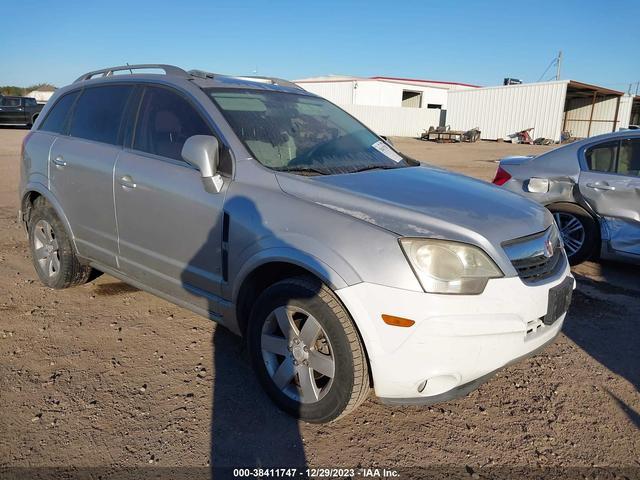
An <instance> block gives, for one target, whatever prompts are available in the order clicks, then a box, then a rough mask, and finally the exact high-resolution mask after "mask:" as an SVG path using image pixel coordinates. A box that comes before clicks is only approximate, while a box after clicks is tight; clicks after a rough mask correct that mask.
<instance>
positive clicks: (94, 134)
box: [69, 85, 133, 145]
mask: <svg viewBox="0 0 640 480" xmlns="http://www.w3.org/2000/svg"><path fill="white" fill-rule="evenodd" d="M132 90H133V87H131V86H129V85H108V86H102V87H93V88H87V89H85V90H84V91H83V92H82V95H81V96H80V98H79V99H78V102H77V104H76V107H75V108H74V113H73V119H72V120H71V128H70V130H69V134H70V135H71V136H72V137H78V138H84V139H87V140H94V141H96V142H103V143H110V144H112V145H116V144H118V143H119V142H118V135H119V132H120V123H121V120H122V118H123V116H124V111H125V107H126V105H127V100H128V99H129V95H130V94H131V92H132Z"/></svg>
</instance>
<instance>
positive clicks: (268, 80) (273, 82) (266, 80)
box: [233, 76, 304, 90]
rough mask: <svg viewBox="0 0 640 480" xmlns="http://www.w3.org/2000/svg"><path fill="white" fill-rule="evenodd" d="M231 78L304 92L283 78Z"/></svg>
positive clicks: (298, 86)
mask: <svg viewBox="0 0 640 480" xmlns="http://www.w3.org/2000/svg"><path fill="white" fill-rule="evenodd" d="M233 78H237V79H239V80H248V81H250V82H259V83H270V84H271V85H278V86H280V87H289V88H297V89H298V90H304V88H302V87H301V86H300V85H298V84H295V83H293V82H291V81H289V80H285V79H284V78H276V77H256V76H241V77H233Z"/></svg>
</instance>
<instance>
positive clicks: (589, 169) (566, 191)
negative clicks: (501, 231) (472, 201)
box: [493, 130, 640, 264]
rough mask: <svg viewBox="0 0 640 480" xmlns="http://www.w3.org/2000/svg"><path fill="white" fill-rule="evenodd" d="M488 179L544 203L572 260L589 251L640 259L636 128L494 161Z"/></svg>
mask: <svg viewBox="0 0 640 480" xmlns="http://www.w3.org/2000/svg"><path fill="white" fill-rule="evenodd" d="M493 183H495V184H496V185H500V186H502V187H503V188H505V189H508V190H511V191H513V192H517V193H520V194H522V195H525V196H527V197H528V198H531V199H532V200H535V201H537V202H538V203H541V204H542V205H545V206H546V207H547V208H548V209H549V210H550V211H551V212H552V213H553V216H554V217H555V220H556V223H557V224H558V227H559V228H560V233H561V235H562V240H563V242H564V246H565V249H566V252H567V255H568V257H569V261H570V262H571V263H572V264H578V263H580V262H582V261H584V260H586V259H587V258H589V257H590V256H591V255H592V254H594V253H599V255H600V257H602V258H608V259H613V260H622V261H629V262H635V263H640V132H639V131H634V130H625V131H620V132H616V133H610V134H606V135H600V136H597V137H591V138H587V139H584V140H581V141H578V142H574V143H570V144H568V145H565V146H562V147H560V148H557V149H555V150H552V151H550V152H547V153H545V154H543V155H540V156H538V157H509V158H505V159H503V160H502V161H501V162H500V165H499V167H498V171H497V173H496V176H495V179H494V180H493Z"/></svg>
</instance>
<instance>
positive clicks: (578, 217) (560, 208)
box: [549, 203, 600, 265]
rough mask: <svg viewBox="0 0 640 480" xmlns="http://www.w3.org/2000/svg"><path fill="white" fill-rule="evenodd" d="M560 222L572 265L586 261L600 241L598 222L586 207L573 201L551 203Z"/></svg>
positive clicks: (555, 216)
mask: <svg viewBox="0 0 640 480" xmlns="http://www.w3.org/2000/svg"><path fill="white" fill-rule="evenodd" d="M549 210H550V211H551V213H552V214H553V217H554V219H555V221H556V223H557V224H558V228H559V229H560V234H561V236H562V241H563V243H564V248H565V251H566V252H567V257H568V258H569V263H570V264H571V265H577V264H579V263H582V262H584V261H585V260H586V259H587V258H589V257H590V256H591V255H593V253H594V252H595V250H596V247H597V246H598V245H599V243H600V232H599V230H598V223H597V222H596V220H595V219H594V218H593V217H592V216H591V214H589V212H587V211H586V210H585V209H584V208H582V207H580V206H579V205H576V204H573V203H559V204H556V205H550V206H549Z"/></svg>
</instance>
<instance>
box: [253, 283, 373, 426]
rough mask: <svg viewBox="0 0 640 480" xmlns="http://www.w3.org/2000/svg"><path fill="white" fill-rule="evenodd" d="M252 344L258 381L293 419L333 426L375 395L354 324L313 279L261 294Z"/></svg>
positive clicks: (280, 284)
mask: <svg viewBox="0 0 640 480" xmlns="http://www.w3.org/2000/svg"><path fill="white" fill-rule="evenodd" d="M314 322H315V323H314ZM283 324H284V325H286V326H285V328H286V329H288V330H289V335H288V340H287V339H286V338H285V334H284V333H283V332H284V329H283V328H282V327H281V325H283ZM305 326H306V327H309V328H305ZM318 327H319V328H318ZM312 332H318V333H317V334H316V335H313V334H312ZM263 338H267V339H270V341H269V343H268V344H267V343H264V342H263ZM274 342H275V343H274ZM296 342H299V343H296ZM247 343H248V347H249V355H250V358H251V363H252V365H253V368H254V370H255V372H256V375H257V377H258V380H259V381H260V383H261V384H262V386H263V388H264V389H265V391H266V392H267V394H268V395H269V397H271V399H272V400H273V402H274V403H275V404H276V405H277V406H278V407H279V408H281V409H282V410H284V411H285V412H287V413H288V414H290V415H292V416H293V417H296V418H300V419H302V420H305V421H307V422H312V423H325V422H330V421H332V420H335V419H337V418H339V417H341V416H344V415H347V414H348V413H350V412H351V411H353V410H354V409H356V408H357V407H358V406H359V405H360V404H361V403H362V402H363V401H364V400H365V399H366V398H367V396H368V394H369V389H370V387H369V369H368V366H367V360H366V356H365V352H364V349H363V346H362V342H361V340H360V338H359V336H358V332H357V331H356V329H355V326H354V324H353V321H352V320H351V317H350V316H349V314H348V313H347V312H346V311H345V309H344V308H343V307H342V305H341V303H340V302H339V301H338V299H337V298H336V296H335V295H334V293H333V292H332V291H331V290H330V289H329V288H328V287H327V286H325V285H324V284H323V283H321V282H320V281H319V280H317V279H315V278H313V277H311V276H303V277H293V278H289V279H285V280H282V281H280V282H277V283H275V284H273V285H271V286H270V287H268V288H267V289H266V290H264V291H263V292H262V294H260V296H259V297H258V299H257V300H256V303H255V305H254V307H253V310H252V312H251V317H250V320H249V327H248V331H247ZM275 351H277V352H278V353H274V352H275ZM314 366H315V367H317V368H319V370H315V369H314V368H313V367H314ZM283 372H284V375H281V374H282V373H283ZM332 373H333V377H331V376H330V375H331V374H332ZM287 378H288V380H287ZM277 382H278V383H277ZM309 382H311V383H309ZM278 385H280V386H278ZM303 386H304V387H305V388H302V387H303Z"/></svg>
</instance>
